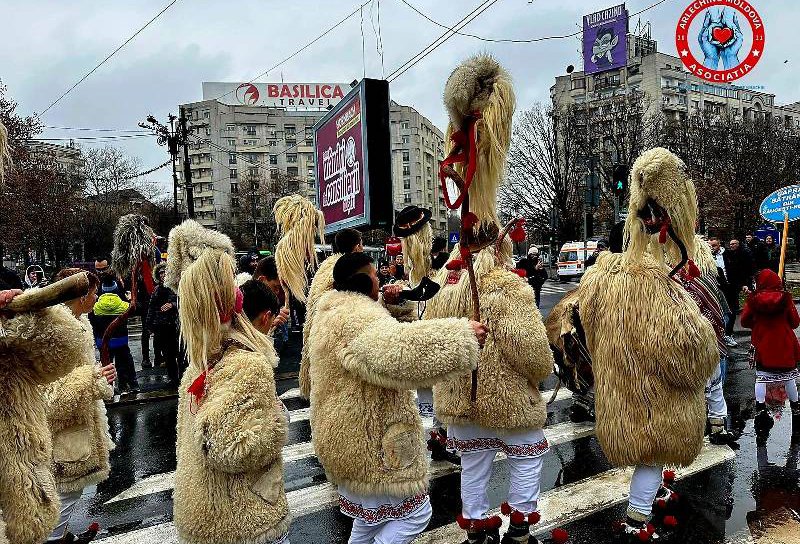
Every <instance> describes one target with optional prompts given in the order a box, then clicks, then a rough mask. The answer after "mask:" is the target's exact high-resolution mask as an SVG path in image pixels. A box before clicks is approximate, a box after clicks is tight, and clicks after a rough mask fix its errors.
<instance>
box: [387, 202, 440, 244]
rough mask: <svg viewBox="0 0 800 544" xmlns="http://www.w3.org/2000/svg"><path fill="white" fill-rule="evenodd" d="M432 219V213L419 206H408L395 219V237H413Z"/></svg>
mask: <svg viewBox="0 0 800 544" xmlns="http://www.w3.org/2000/svg"><path fill="white" fill-rule="evenodd" d="M430 219H431V211H430V210H426V209H425V208H420V207H419V206H406V207H405V208H403V209H402V210H401V211H400V213H398V214H397V216H396V217H395V218H394V227H393V229H392V231H393V232H394V235H395V236H398V237H400V238H405V237H406V236H411V235H412V234H414V233H415V232H417V231H418V230H420V229H421V228H422V227H424V226H425V224H426V223H427V222H428V221H430Z"/></svg>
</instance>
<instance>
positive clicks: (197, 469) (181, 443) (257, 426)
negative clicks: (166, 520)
mask: <svg viewBox="0 0 800 544" xmlns="http://www.w3.org/2000/svg"><path fill="white" fill-rule="evenodd" d="M276 359H277V357H276V355H275V352H274V351H271V350H270V353H269V354H268V355H265V354H260V353H255V352H252V351H248V350H246V349H241V348H239V347H237V346H231V347H229V348H228V349H227V351H226V352H225V353H224V355H223V356H222V359H220V361H219V362H218V363H217V364H216V366H215V367H214V369H213V370H212V371H210V372H209V375H208V376H207V378H206V393H205V395H204V396H203V398H202V400H201V401H200V403H199V405H198V404H197V402H196V401H195V400H194V397H193V396H192V395H191V394H190V393H187V391H186V390H187V389H188V388H189V386H190V385H191V384H192V383H193V382H194V381H195V379H197V377H198V376H199V374H200V371H199V370H198V369H197V367H196V366H195V365H191V366H190V367H189V368H188V369H187V370H186V372H185V373H184V376H183V380H182V383H181V388H180V395H179V397H180V398H179V404H178V442H177V458H178V466H177V471H176V475H175V492H174V519H175V526H176V528H177V530H178V538H179V541H180V542H181V543H186V544H208V543H210V542H214V543H219V544H260V543H264V542H270V541H273V540H277V539H278V538H280V537H281V536H282V535H284V534H285V533H286V532H287V531H288V530H289V523H290V521H291V520H290V516H289V507H288V505H287V502H286V493H285V491H284V487H283V461H282V460H281V448H282V447H283V446H284V445H285V443H286V427H287V424H286V416H285V414H284V412H283V409H282V406H281V404H280V401H279V400H278V399H277V397H276V395H275V376H274V374H273V363H275V361H276Z"/></svg>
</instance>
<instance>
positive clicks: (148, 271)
mask: <svg viewBox="0 0 800 544" xmlns="http://www.w3.org/2000/svg"><path fill="white" fill-rule="evenodd" d="M142 280H143V281H144V288H145V289H147V293H148V294H149V295H152V294H153V290H154V289H155V285H154V284H153V268H152V267H151V266H150V261H148V260H147V259H145V260H143V261H142Z"/></svg>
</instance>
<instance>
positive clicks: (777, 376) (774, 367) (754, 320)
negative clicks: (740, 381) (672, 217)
mask: <svg viewBox="0 0 800 544" xmlns="http://www.w3.org/2000/svg"><path fill="white" fill-rule="evenodd" d="M798 325H800V315H798V314H797V308H795V306H794V301H793V300H792V295H791V293H788V292H787V291H784V289H783V282H782V281H781V278H780V277H779V276H778V275H777V274H776V273H775V272H773V271H772V270H770V269H764V270H762V271H761V272H760V273H759V274H758V278H756V291H755V293H752V294H751V295H750V296H749V297H748V298H747V303H746V304H745V306H744V310H743V311H742V326H743V327H747V328H749V329H753V334H752V343H753V346H754V347H755V351H756V353H755V357H756V420H755V425H756V436H757V437H760V438H761V439H762V440H764V439H766V437H767V435H768V434H769V430H770V429H771V428H772V425H773V420H772V416H770V415H769V412H767V407H766V394H767V385H768V384H779V383H782V384H783V385H784V387H785V388H786V395H787V396H788V397H789V403H790V405H791V407H792V434H793V435H796V436H800V402H798V395H797V382H796V380H797V377H798V370H797V362H798V361H800V342H798V341H797V337H796V336H795V334H794V329H795V328H797V326H798Z"/></svg>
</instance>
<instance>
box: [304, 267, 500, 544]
mask: <svg viewBox="0 0 800 544" xmlns="http://www.w3.org/2000/svg"><path fill="white" fill-rule="evenodd" d="M371 262H372V260H371V259H370V258H369V256H367V255H366V254H364V253H350V254H347V255H343V256H341V257H340V258H339V259H338V260H337V262H336V265H335V266H334V270H333V278H334V289H333V290H330V291H327V292H325V293H324V294H323V295H322V296H320V298H319V299H318V300H317V302H316V304H315V310H314V311H315V315H314V319H313V321H312V323H311V331H310V335H309V338H310V344H311V346H310V357H311V359H312V360H313V365H312V366H311V369H310V374H311V428H312V439H313V442H314V449H315V451H316V452H317V456H318V457H319V460H320V461H321V463H322V465H323V466H324V467H325V473H326V474H327V476H328V480H329V481H330V482H332V483H334V484H336V485H337V486H338V490H339V507H340V509H341V512H342V513H343V514H344V515H346V516H348V517H351V518H353V528H352V532H351V534H350V539H349V541H348V542H349V543H350V544H367V543H369V544H372V543H376V544H378V543H384V542H386V543H388V542H392V543H394V544H407V543H409V542H411V541H412V540H414V538H415V537H416V536H417V535H419V534H420V533H421V532H422V531H423V530H424V529H425V528H426V527H427V526H428V522H429V521H430V518H431V514H432V509H431V504H430V499H429V497H428V489H427V487H428V484H427V479H428V476H427V474H428V462H427V458H426V455H425V449H424V443H423V441H422V433H423V428H422V421H421V419H420V416H419V413H418V411H417V407H416V405H415V404H414V400H413V396H412V394H411V391H410V390H411V389H414V388H416V387H421V386H430V385H432V384H433V383H435V382H438V381H440V380H442V379H444V378H445V377H447V376H456V375H463V376H465V378H466V379H469V378H468V376H469V372H470V370H471V369H472V368H474V367H475V365H476V363H477V361H478V357H479V351H480V344H482V343H483V340H484V339H485V337H486V329H485V327H483V325H481V324H480V323H476V322H470V321H468V320H466V319H442V320H430V321H414V322H412V323H400V322H398V321H397V320H395V319H394V318H393V317H391V315H390V314H389V312H388V310H387V309H386V308H385V307H383V306H382V305H381V304H379V303H378V299H379V286H378V276H377V272H376V271H375V268H374V267H373V266H372V264H371ZM398 289H399V286H398ZM343 429H346V431H345V432H343ZM365 452H371V453H369V454H365Z"/></svg>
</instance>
